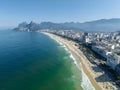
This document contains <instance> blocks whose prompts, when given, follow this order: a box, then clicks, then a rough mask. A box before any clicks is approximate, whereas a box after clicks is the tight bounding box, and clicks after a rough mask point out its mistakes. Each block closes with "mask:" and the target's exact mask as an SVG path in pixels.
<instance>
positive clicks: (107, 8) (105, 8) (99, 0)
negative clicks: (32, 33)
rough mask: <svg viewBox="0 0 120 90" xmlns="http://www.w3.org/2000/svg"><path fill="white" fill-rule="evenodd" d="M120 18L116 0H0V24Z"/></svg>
mask: <svg viewBox="0 0 120 90" xmlns="http://www.w3.org/2000/svg"><path fill="white" fill-rule="evenodd" d="M102 18H120V0H0V26H15V25H17V24H18V23H20V22H23V21H27V22H29V21H31V20H33V21H35V22H38V23H40V22H42V21H52V22H71V21H75V22H84V21H90V20H97V19H102Z"/></svg>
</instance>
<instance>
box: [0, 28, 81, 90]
mask: <svg viewBox="0 0 120 90" xmlns="http://www.w3.org/2000/svg"><path fill="white" fill-rule="evenodd" d="M80 84H81V73H80V71H78V70H77V68H76V66H75V65H74V63H73V60H72V59H71V58H70V54H69V53H68V52H67V51H65V49H64V48H63V47H62V46H61V45H60V44H58V43H57V42H56V41H54V40H52V39H51V38H49V37H48V36H46V35H43V34H41V33H38V32H30V33H28V32H16V31H11V30H1V31H0V90H82V88H81V87H80Z"/></svg>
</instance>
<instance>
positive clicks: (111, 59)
mask: <svg viewBox="0 0 120 90" xmlns="http://www.w3.org/2000/svg"><path fill="white" fill-rule="evenodd" d="M118 64H120V56H119V55H117V54H113V53H111V54H108V55H107V62H106V65H108V66H110V67H111V68H112V69H113V70H115V67H116V66H117V65H118Z"/></svg>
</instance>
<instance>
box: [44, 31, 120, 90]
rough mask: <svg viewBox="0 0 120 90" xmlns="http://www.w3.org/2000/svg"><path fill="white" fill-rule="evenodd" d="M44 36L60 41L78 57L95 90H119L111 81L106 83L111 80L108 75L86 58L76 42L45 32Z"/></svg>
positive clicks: (80, 65) (78, 62) (79, 63)
mask: <svg viewBox="0 0 120 90" xmlns="http://www.w3.org/2000/svg"><path fill="white" fill-rule="evenodd" d="M43 34H45V35H47V36H49V37H51V38H52V39H54V40H56V41H59V42H60V43H62V44H63V45H65V46H66V48H67V49H68V51H70V52H71V54H74V55H75V56H77V57H78V59H79V60H78V61H77V64H78V67H79V68H82V70H83V72H84V73H85V74H86V76H87V77H88V79H89V80H90V82H91V84H92V86H93V87H94V88H95V90H118V88H117V87H116V86H114V85H113V84H112V83H111V82H110V81H105V80H110V78H109V77H108V76H107V74H105V73H104V72H103V71H102V70H101V68H99V67H98V66H96V65H94V64H92V63H90V61H89V60H88V59H87V58H86V57H85V56H84V54H83V53H82V51H81V50H80V49H79V48H78V47H77V46H75V44H76V43H75V42H74V41H72V40H67V39H66V38H62V37H60V36H57V35H54V34H51V33H46V32H43ZM93 67H95V68H96V69H97V70H100V72H96V71H94V70H93ZM97 79H98V81H97ZM100 81H102V82H100Z"/></svg>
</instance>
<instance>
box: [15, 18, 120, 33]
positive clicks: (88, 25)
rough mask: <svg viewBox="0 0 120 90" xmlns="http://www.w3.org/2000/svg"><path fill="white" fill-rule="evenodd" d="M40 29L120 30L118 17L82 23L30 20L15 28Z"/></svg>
mask: <svg viewBox="0 0 120 90" xmlns="http://www.w3.org/2000/svg"><path fill="white" fill-rule="evenodd" d="M40 29H50V30H76V31H85V32H114V31H120V19H119V18H112V19H100V20H95V21H90V22H84V23H79V22H77V23H75V22H66V23H52V22H42V23H40V24H37V23H34V22H30V23H29V24H27V23H26V22H23V23H21V24H19V25H18V27H17V28H15V30H22V31H26V30H30V31H36V30H40Z"/></svg>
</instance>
